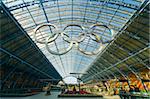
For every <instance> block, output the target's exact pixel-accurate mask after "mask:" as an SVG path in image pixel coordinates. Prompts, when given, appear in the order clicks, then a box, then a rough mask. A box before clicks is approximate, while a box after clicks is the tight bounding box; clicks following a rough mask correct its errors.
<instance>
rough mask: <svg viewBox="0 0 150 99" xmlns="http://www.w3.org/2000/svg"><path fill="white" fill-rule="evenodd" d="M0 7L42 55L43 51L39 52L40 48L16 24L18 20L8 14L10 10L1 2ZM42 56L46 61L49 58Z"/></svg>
mask: <svg viewBox="0 0 150 99" xmlns="http://www.w3.org/2000/svg"><path fill="white" fill-rule="evenodd" d="M1 7H2V8H3V10H4V11H5V12H6V13H7V15H8V16H9V17H10V18H11V19H12V20H13V22H14V23H15V24H16V25H17V26H18V28H19V29H20V30H21V32H22V33H23V34H24V35H25V36H26V37H27V38H28V40H29V41H30V42H31V43H32V45H33V46H34V47H35V48H36V49H37V50H38V52H39V53H40V54H41V55H43V53H42V52H41V50H40V49H39V48H38V47H37V46H36V45H35V44H34V42H33V41H32V40H31V38H30V37H29V36H28V35H27V33H26V32H25V31H24V30H23V29H22V28H21V26H20V25H19V24H18V22H17V21H16V20H15V18H14V17H12V15H11V14H10V12H9V11H8V10H7V8H6V7H5V6H4V4H3V3H1ZM43 58H44V59H45V60H46V61H47V62H48V63H50V62H49V60H48V59H47V58H46V56H45V55H43Z"/></svg>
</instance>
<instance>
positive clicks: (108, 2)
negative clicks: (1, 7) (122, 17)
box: [9, 0, 138, 10]
mask: <svg viewBox="0 0 150 99" xmlns="http://www.w3.org/2000/svg"><path fill="white" fill-rule="evenodd" d="M41 1H42V3H45V2H50V1H48V0H41ZM98 2H99V3H103V2H105V1H103V0H99V1H98ZM35 4H40V2H39V1H30V2H26V3H21V4H18V5H14V6H12V7H10V8H9V9H10V10H16V9H20V8H23V7H26V6H32V5H35ZM107 4H112V5H118V6H124V7H127V8H130V9H135V10H137V9H138V6H136V5H133V4H127V3H124V2H119V1H116V0H114V1H107ZM54 6H55V5H54Z"/></svg>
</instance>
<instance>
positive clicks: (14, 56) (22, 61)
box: [0, 48, 53, 78]
mask: <svg viewBox="0 0 150 99" xmlns="http://www.w3.org/2000/svg"><path fill="white" fill-rule="evenodd" d="M0 50H1V51H3V52H5V53H6V54H8V55H10V56H12V57H13V58H15V59H17V60H19V61H20V62H21V63H24V64H26V65H27V66H29V67H31V68H32V69H34V70H36V71H38V72H40V73H42V74H44V75H45V76H47V77H49V78H53V77H52V76H50V75H48V74H47V73H45V72H43V71H41V70H39V69H38V68H36V67H35V66H33V65H31V64H30V63H28V62H26V61H24V60H23V59H21V58H19V57H17V56H16V55H13V54H12V53H10V52H8V51H7V50H5V49H3V48H0Z"/></svg>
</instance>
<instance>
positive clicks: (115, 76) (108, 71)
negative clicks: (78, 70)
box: [95, 62, 117, 78]
mask: <svg viewBox="0 0 150 99" xmlns="http://www.w3.org/2000/svg"><path fill="white" fill-rule="evenodd" d="M97 64H98V65H99V64H100V65H101V66H102V64H101V63H100V62H99V63H97ZM98 65H97V66H95V68H97V70H100V68H99V66H98ZM101 66H100V67H101ZM108 72H109V73H110V74H111V75H112V76H114V78H117V76H115V75H114V73H112V72H111V71H110V70H108ZM96 73H97V71H96Z"/></svg>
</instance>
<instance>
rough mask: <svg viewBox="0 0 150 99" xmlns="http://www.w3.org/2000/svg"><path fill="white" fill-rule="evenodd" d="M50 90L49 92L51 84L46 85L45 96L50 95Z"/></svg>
mask: <svg viewBox="0 0 150 99" xmlns="http://www.w3.org/2000/svg"><path fill="white" fill-rule="evenodd" d="M50 90H51V83H48V85H47V91H46V95H51V92H50Z"/></svg>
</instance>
